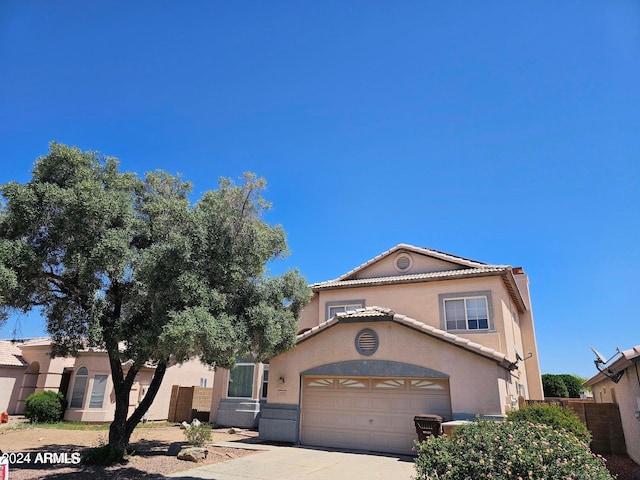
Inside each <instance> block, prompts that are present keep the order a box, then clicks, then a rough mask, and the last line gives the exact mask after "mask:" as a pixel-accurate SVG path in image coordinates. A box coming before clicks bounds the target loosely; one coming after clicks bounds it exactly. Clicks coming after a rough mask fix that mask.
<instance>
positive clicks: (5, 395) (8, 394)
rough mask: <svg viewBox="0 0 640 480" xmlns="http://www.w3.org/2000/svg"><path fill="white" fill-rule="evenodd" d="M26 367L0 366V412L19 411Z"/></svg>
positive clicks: (12, 413) (13, 412)
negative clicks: (19, 400)
mask: <svg viewBox="0 0 640 480" xmlns="http://www.w3.org/2000/svg"><path fill="white" fill-rule="evenodd" d="M25 370H26V367H0V412H8V413H9V414H10V415H14V414H16V413H19V412H18V411H17V407H18V396H19V394H20V390H21V386H22V382H23V379H24V372H25Z"/></svg>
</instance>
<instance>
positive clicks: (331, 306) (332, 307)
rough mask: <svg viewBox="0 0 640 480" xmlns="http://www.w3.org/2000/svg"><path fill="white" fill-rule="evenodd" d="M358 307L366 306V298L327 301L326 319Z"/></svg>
mask: <svg viewBox="0 0 640 480" xmlns="http://www.w3.org/2000/svg"><path fill="white" fill-rule="evenodd" d="M356 308H364V300H345V301H337V302H327V303H326V304H325V319H326V320H330V319H332V318H333V317H335V316H336V314H337V313H340V312H346V311H348V310H355V309H356Z"/></svg>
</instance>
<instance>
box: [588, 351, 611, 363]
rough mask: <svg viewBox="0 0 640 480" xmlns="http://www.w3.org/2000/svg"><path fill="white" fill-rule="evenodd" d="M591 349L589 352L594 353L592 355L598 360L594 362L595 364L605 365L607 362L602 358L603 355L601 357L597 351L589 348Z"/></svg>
mask: <svg viewBox="0 0 640 480" xmlns="http://www.w3.org/2000/svg"><path fill="white" fill-rule="evenodd" d="M589 348H590V349H591V351H592V352H593V353H594V355H595V356H596V358H597V359H598V360H596V362H599V363H602V364H605V363H607V362H608V360H607V359H606V358H605V357H604V355H602V354H601V353H600V352H599V351H597V350H596V349H595V348H593V347H589Z"/></svg>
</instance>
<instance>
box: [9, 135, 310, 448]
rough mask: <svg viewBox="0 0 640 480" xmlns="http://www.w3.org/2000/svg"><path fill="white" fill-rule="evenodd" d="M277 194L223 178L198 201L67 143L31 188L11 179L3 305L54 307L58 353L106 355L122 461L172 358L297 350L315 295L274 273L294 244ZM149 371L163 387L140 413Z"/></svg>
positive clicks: (112, 444)
mask: <svg viewBox="0 0 640 480" xmlns="http://www.w3.org/2000/svg"><path fill="white" fill-rule="evenodd" d="M264 187H265V182H264V180H262V179H258V178H256V177H255V176H254V175H251V174H245V177H244V179H243V182H241V184H240V185H236V184H234V183H233V182H231V181H230V180H228V179H221V180H220V182H219V186H218V188H217V189H216V190H212V191H207V192H205V193H204V194H203V195H202V196H201V198H200V199H199V200H198V201H197V202H195V203H193V204H192V203H191V202H190V200H189V197H188V194H189V193H190V191H191V185H190V184H189V183H187V182H184V181H182V180H181V178H180V177H176V176H172V175H169V174H168V173H165V172H162V171H156V172H152V173H147V174H146V175H145V177H144V178H139V177H138V176H137V175H135V174H133V173H123V172H120V170H119V162H118V160H117V159H115V158H111V157H102V156H100V155H99V154H98V153H96V152H83V151H81V150H79V149H77V148H75V147H73V148H72V147H68V146H65V145H61V144H57V143H52V144H51V145H50V150H49V153H48V154H47V155H45V156H43V157H40V158H38V159H37V161H36V163H35V166H34V169H33V176H32V179H31V180H30V181H29V182H28V183H25V184H19V183H16V182H10V183H7V184H5V185H2V187H1V193H2V196H3V203H2V205H1V208H0V277H1V278H2V279H1V280H0V311H1V312H2V314H3V315H4V318H6V315H7V313H8V312H9V311H11V310H12V309H18V310H22V311H28V310H30V309H31V308H33V307H41V308H42V310H43V312H44V313H45V315H46V320H47V330H48V332H49V333H50V335H51V337H52V340H53V342H54V343H53V354H54V355H70V354H71V355H73V354H75V353H77V352H78V351H80V350H82V349H84V348H86V347H87V346H98V347H101V348H103V349H104V350H105V351H106V353H107V354H108V357H109V363H110V367H111V374H112V379H113V384H114V390H115V415H114V419H113V422H112V424H111V427H110V430H109V448H110V449H111V451H112V452H111V453H114V452H115V453H117V454H122V453H124V452H125V450H126V447H127V445H128V443H129V438H130V436H131V433H132V432H133V429H134V427H135V426H136V424H137V423H138V422H139V421H140V419H141V418H142V416H143V415H144V413H145V412H146V411H147V409H148V408H149V406H150V405H151V403H152V402H153V400H154V398H155V396H156V394H157V392H158V388H159V387H160V384H161V382H162V378H163V376H164V374H165V371H166V369H167V367H169V366H170V365H171V364H172V362H183V361H185V360H187V359H191V358H199V359H200V360H201V361H202V362H204V363H206V364H208V365H212V366H215V367H224V368H230V367H233V365H234V363H235V359H236V358H237V357H238V356H247V355H250V356H252V357H253V358H254V359H255V360H256V361H262V360H265V359H268V358H270V357H272V356H274V355H277V354H278V353H281V352H283V351H286V350H287V349H289V348H291V347H292V346H293V345H294V342H295V332H296V321H297V317H298V315H299V313H300V311H301V309H302V307H303V306H304V305H305V303H306V302H308V300H309V298H310V292H309V289H308V288H307V285H306V282H305V280H304V278H303V277H302V276H301V275H300V274H299V273H298V272H297V271H289V272H287V273H285V274H283V275H280V276H275V277H270V276H268V272H267V270H266V264H267V263H268V262H269V261H270V260H272V259H276V258H279V257H283V256H284V255H285V254H286V252H287V245H286V235H285V232H284V230H283V228H282V227H281V226H271V225H269V224H268V223H266V222H265V221H264V220H263V214H264V212H265V210H267V209H268V208H269V205H268V204H267V203H266V202H265V201H264V200H263V198H262V192H263V190H264ZM148 364H152V365H154V366H155V374H154V376H153V380H152V382H151V385H150V387H149V389H148V391H147V394H146V396H145V397H144V399H143V400H142V401H141V402H140V404H139V406H138V407H137V408H136V409H135V411H134V412H133V413H132V414H131V415H130V416H128V408H129V393H130V391H131V387H132V385H133V383H134V379H135V377H136V374H137V373H138V371H139V370H140V368H142V367H143V366H144V365H148Z"/></svg>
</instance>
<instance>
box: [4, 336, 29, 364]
mask: <svg viewBox="0 0 640 480" xmlns="http://www.w3.org/2000/svg"><path fill="white" fill-rule="evenodd" d="M28 365H29V364H28V363H27V361H26V360H25V359H24V358H23V357H22V350H20V347H19V346H18V344H17V343H14V342H12V341H10V340H0V366H3V367H26V366H28Z"/></svg>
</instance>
